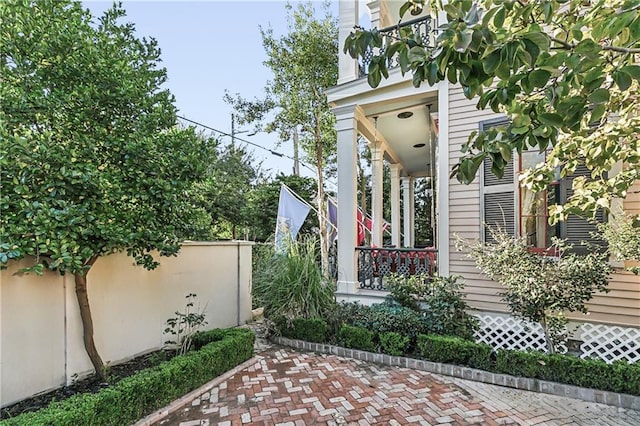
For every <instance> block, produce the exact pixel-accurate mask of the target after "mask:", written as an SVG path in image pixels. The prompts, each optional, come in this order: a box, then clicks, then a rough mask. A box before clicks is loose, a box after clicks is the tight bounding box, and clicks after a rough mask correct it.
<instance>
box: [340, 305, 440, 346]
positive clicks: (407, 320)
mask: <svg viewBox="0 0 640 426" xmlns="http://www.w3.org/2000/svg"><path fill="white" fill-rule="evenodd" d="M348 323H349V324H351V325H354V326H356V327H362V328H366V329H367V330H371V331H372V332H373V333H375V334H382V333H388V332H395V333H399V334H401V335H403V336H407V337H409V339H410V344H409V348H408V349H413V347H414V346H415V342H416V339H417V338H418V334H420V333H425V332H427V330H429V324H428V323H427V321H426V319H425V318H424V317H423V316H422V315H420V313H418V312H415V311H413V310H411V309H409V308H405V307H402V306H391V305H386V304H380V305H373V306H369V307H363V309H362V310H361V311H360V314H359V315H357V316H355V317H354V318H352V319H349V320H348Z"/></svg>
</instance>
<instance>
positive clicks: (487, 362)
mask: <svg viewBox="0 0 640 426" xmlns="http://www.w3.org/2000/svg"><path fill="white" fill-rule="evenodd" d="M418 355H419V356H421V357H423V358H425V359H428V360H429V361H433V362H442V363H446V364H456V365H465V366H469V367H473V368H479V369H482V370H487V369H490V368H491V366H492V365H493V360H492V348H491V346H488V345H485V344H482V343H476V342H472V341H470V340H464V339H461V338H459V337H447V336H437V335H428V336H427V335H424V334H421V335H420V336H418Z"/></svg>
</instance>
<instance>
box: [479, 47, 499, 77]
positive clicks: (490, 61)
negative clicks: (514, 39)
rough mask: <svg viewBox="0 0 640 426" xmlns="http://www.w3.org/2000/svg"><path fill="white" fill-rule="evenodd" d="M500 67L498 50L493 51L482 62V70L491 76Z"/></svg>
mask: <svg viewBox="0 0 640 426" xmlns="http://www.w3.org/2000/svg"><path fill="white" fill-rule="evenodd" d="M498 66H500V50H494V51H493V52H491V54H490V55H489V56H487V57H486V58H485V59H483V61H482V69H483V70H484V72H485V73H487V74H492V73H493V72H494V71H495V70H496V69H497V68H498Z"/></svg>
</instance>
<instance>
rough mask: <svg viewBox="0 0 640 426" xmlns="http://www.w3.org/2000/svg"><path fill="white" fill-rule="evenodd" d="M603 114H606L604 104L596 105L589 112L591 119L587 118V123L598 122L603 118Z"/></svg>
mask: <svg viewBox="0 0 640 426" xmlns="http://www.w3.org/2000/svg"><path fill="white" fill-rule="evenodd" d="M605 112H607V105H605V104H598V105H596V106H595V107H594V108H593V110H592V111H591V117H589V122H590V123H595V122H598V121H599V120H600V119H601V118H602V117H603V116H604V114H605Z"/></svg>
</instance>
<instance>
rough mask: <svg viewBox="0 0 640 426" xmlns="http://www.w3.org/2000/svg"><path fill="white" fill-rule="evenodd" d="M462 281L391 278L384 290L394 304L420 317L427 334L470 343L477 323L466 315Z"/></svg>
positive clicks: (418, 276)
mask: <svg viewBox="0 0 640 426" xmlns="http://www.w3.org/2000/svg"><path fill="white" fill-rule="evenodd" d="M461 278H462V277H460V276H451V277H439V276H436V277H431V276H428V275H413V276H409V277H405V276H401V275H391V276H390V277H389V279H388V281H387V283H386V286H387V289H388V290H389V292H390V294H389V298H390V299H391V300H392V301H393V302H395V303H398V304H399V305H401V306H404V307H405V308H409V309H412V310H414V311H416V312H421V313H422V314H423V316H424V317H425V319H426V322H427V323H428V324H429V330H428V331H429V332H430V333H436V334H441V335H449V336H459V337H462V338H465V339H473V333H474V331H475V330H476V329H477V328H478V321H477V320H476V319H475V318H474V317H473V316H472V315H470V314H469V313H468V312H467V311H468V310H469V306H468V305H467V303H466V302H465V300H464V297H465V295H464V292H463V291H462V290H463V288H464V283H463V281H462V279H461Z"/></svg>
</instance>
